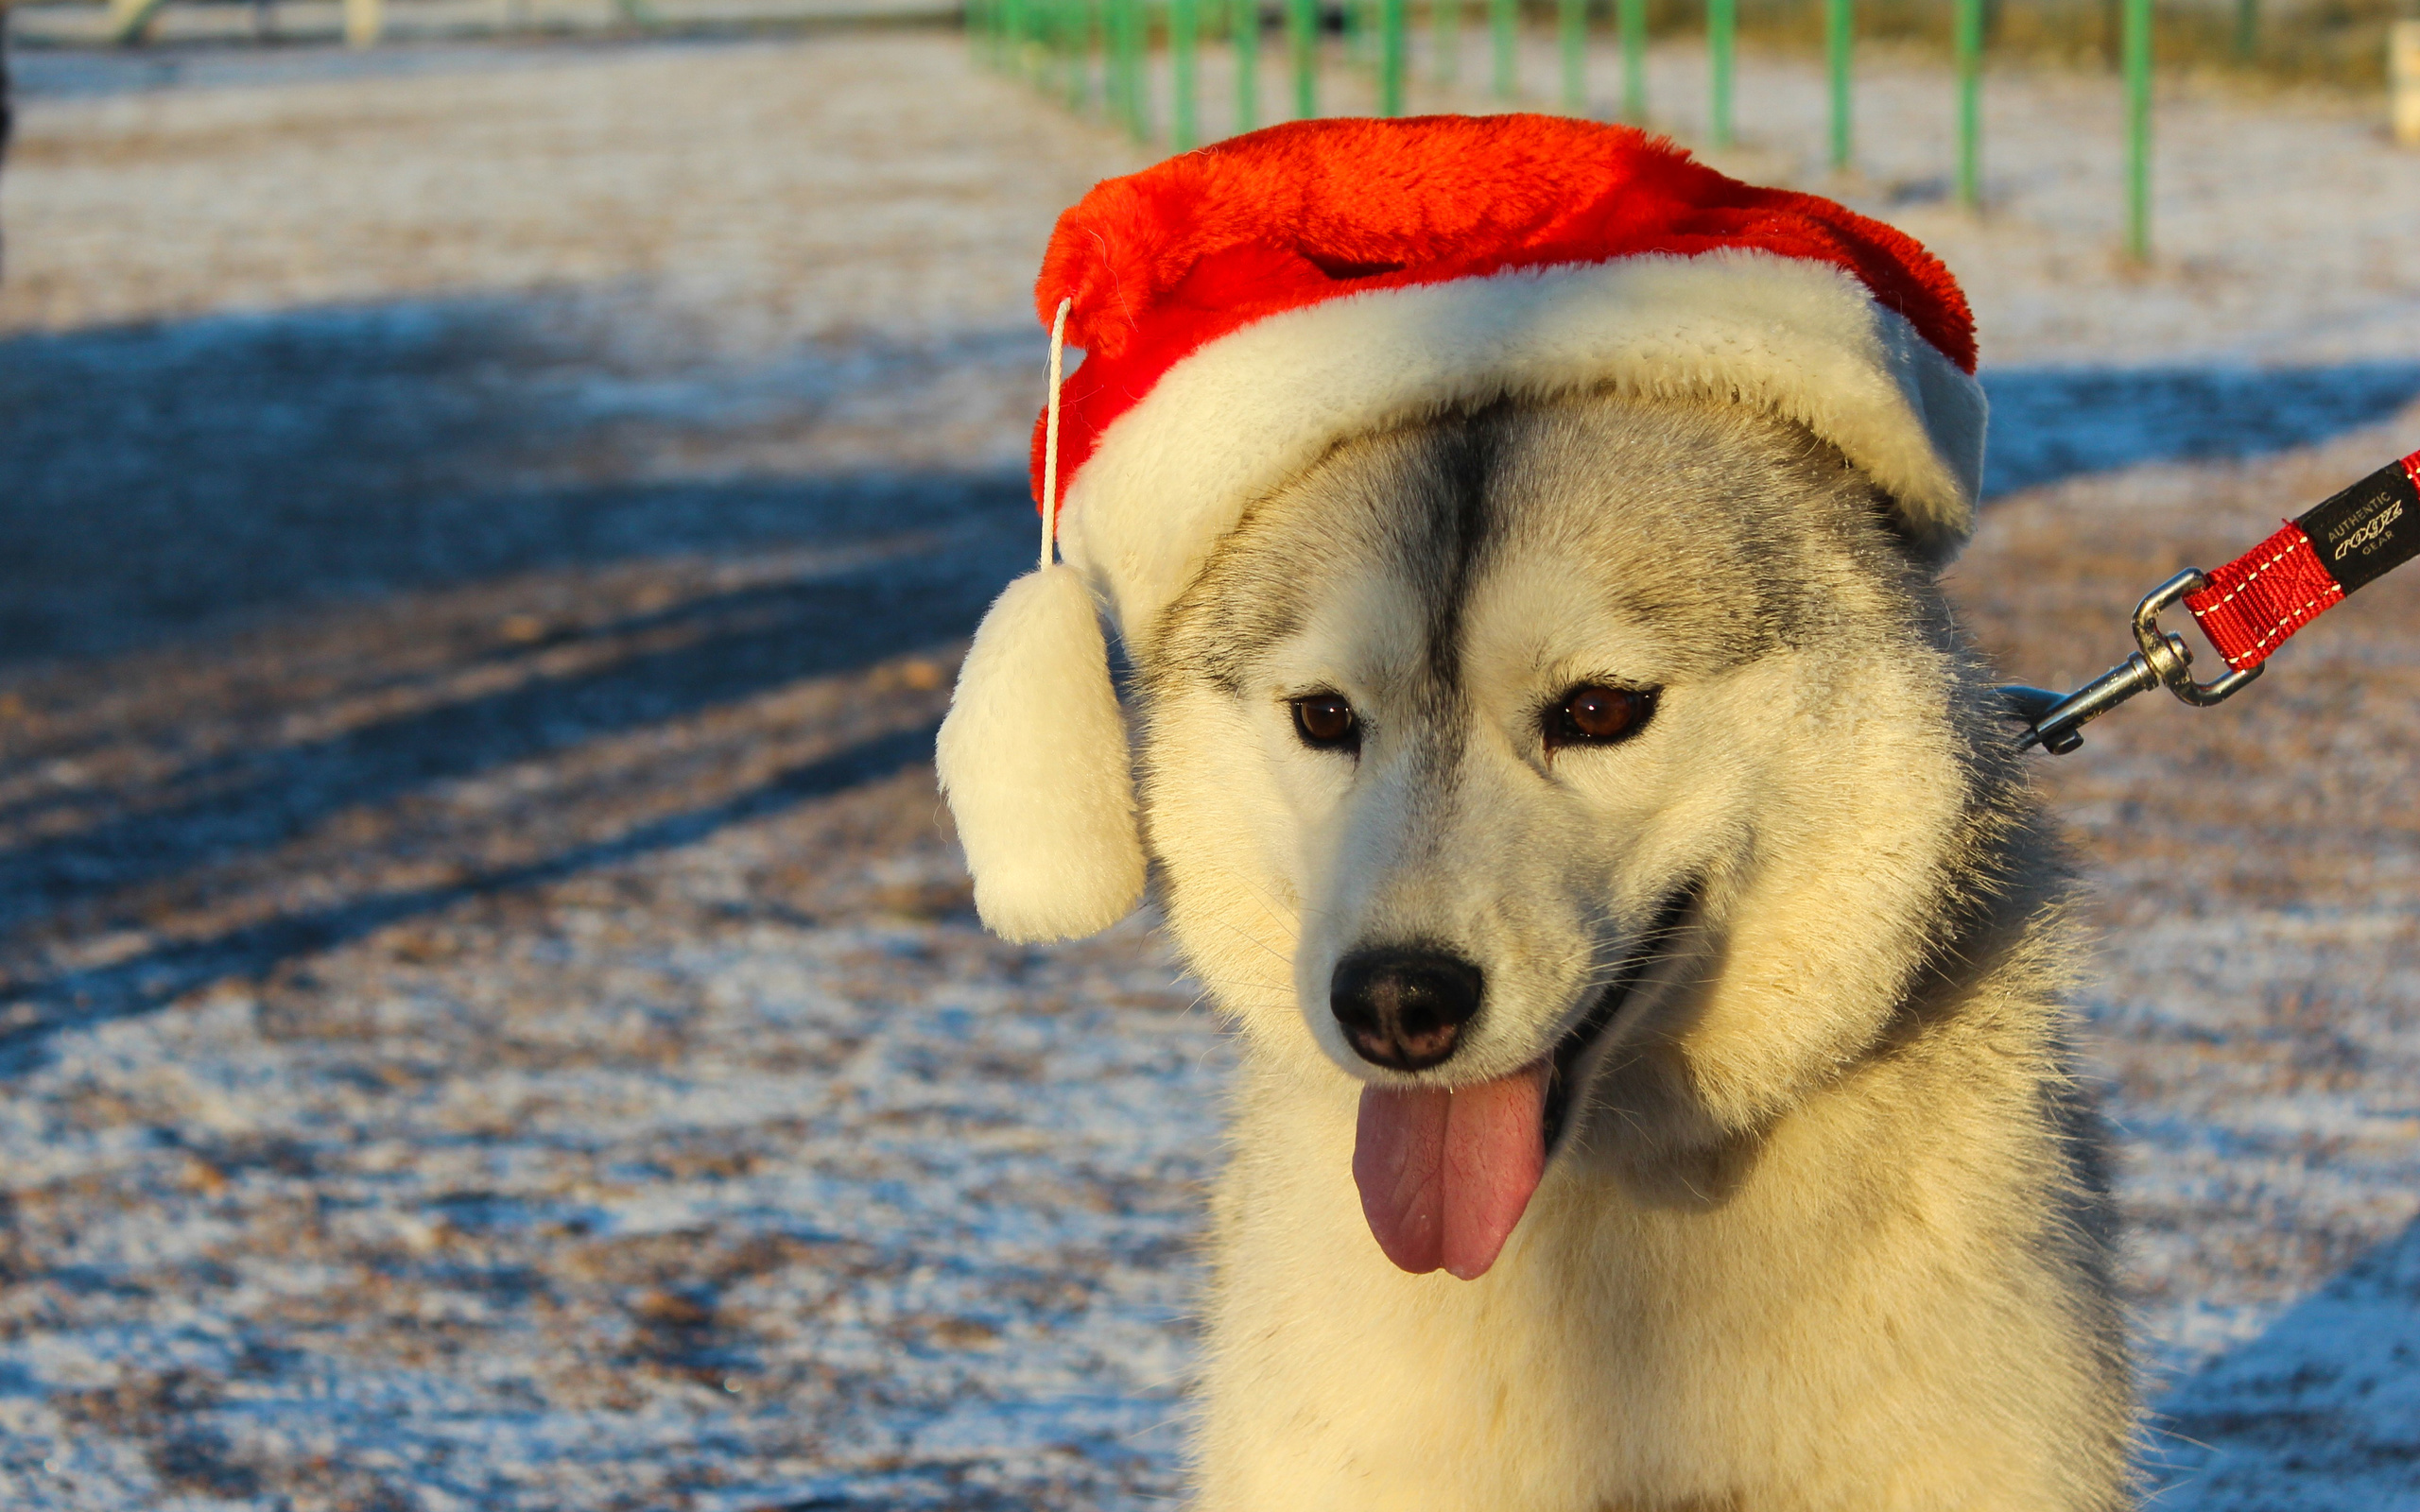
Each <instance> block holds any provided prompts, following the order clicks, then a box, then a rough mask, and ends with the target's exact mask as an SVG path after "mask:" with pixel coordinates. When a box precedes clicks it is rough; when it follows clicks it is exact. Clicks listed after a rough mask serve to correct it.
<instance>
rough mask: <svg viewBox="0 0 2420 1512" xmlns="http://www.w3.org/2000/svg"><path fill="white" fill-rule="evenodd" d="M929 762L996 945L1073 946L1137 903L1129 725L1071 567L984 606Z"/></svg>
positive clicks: (1139, 885)
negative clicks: (1059, 942)
mask: <svg viewBox="0 0 2420 1512" xmlns="http://www.w3.org/2000/svg"><path fill="white" fill-rule="evenodd" d="M935 759H936V765H938V766H939V768H940V771H941V782H942V792H943V793H944V794H946V795H947V796H948V798H949V807H950V812H951V814H953V815H954V816H956V817H957V819H958V833H959V839H960V840H961V841H963V842H964V844H965V846H966V864H967V868H968V869H970V870H971V871H973V872H974V873H975V908H976V911H977V913H979V914H981V915H982V916H983V922H984V923H985V924H987V925H989V926H990V927H991V930H992V932H993V933H994V934H995V935H998V936H1000V937H1001V938H1003V939H1007V940H1014V941H1017V942H1019V943H1028V942H1032V941H1038V940H1048V939H1072V938H1074V937H1076V936H1080V935H1091V934H1096V933H1098V932H1099V931H1101V930H1104V929H1107V928H1108V927H1109V926H1110V925H1112V924H1114V923H1116V922H1117V921H1118V920H1119V919H1123V918H1125V917H1126V915H1127V914H1128V913H1129V912H1131V911H1132V909H1133V907H1134V904H1135V903H1136V902H1137V901H1139V900H1140V899H1141V897H1142V895H1143V874H1144V863H1143V839H1142V834H1141V832H1140V830H1139V829H1138V828H1137V825H1136V822H1135V815H1134V774H1133V760H1132V755H1131V754H1130V749H1129V747H1128V745H1127V738H1126V723H1125V721H1124V719H1123V718H1121V717H1120V716H1119V713H1118V710H1117V690H1116V689H1115V687H1113V686H1112V685H1111V683H1110V677H1109V647H1108V645H1107V644H1106V643H1105V642H1104V641H1103V640H1102V639H1101V633H1100V621H1099V619H1098V617H1097V616H1096V615H1095V614H1094V611H1093V600H1092V594H1091V593H1088V592H1086V590H1085V588H1084V583H1083V579H1082V578H1081V577H1080V576H1077V575H1076V572H1075V570H1074V569H1073V568H1070V567H1067V566H1064V565H1053V566H1049V567H1045V568H1043V569H1041V570H1040V571H1038V572H1031V573H1028V574H1027V575H1026V576H1023V577H1020V578H1018V579H1017V580H1016V581H1015V582H1013V583H1011V584H1010V585H1009V586H1008V589H1007V591H1006V592H1004V593H1001V594H1000V596H999V598H998V599H997V600H995V601H994V603H993V605H992V609H991V611H990V612H989V613H987V614H985V615H984V616H983V624H982V626H981V627H979V628H977V630H976V632H975V646H974V649H972V650H970V651H969V652H968V653H967V655H966V664H965V666H964V667H962V668H960V669H959V675H958V690H957V692H956V693H954V694H953V695H952V696H951V697H950V705H949V717H948V718H946V719H944V720H942V731H941V740H940V742H939V746H938V748H937V749H936V751H935Z"/></svg>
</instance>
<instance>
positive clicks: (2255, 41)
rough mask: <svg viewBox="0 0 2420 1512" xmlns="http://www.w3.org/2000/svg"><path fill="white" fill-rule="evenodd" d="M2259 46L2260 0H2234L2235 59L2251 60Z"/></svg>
mask: <svg viewBox="0 0 2420 1512" xmlns="http://www.w3.org/2000/svg"><path fill="white" fill-rule="evenodd" d="M2259 46H2260V0H2235V60H2236V61H2237V62H2238V63H2248V62H2250V61H2252V55H2253V53H2254V52H2255V51H2256V50H2257V49H2258V48H2259Z"/></svg>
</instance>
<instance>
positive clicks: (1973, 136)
mask: <svg viewBox="0 0 2420 1512" xmlns="http://www.w3.org/2000/svg"><path fill="white" fill-rule="evenodd" d="M1983 19H1984V17H1983V0H1958V202H1959V203H1960V204H1962V205H1964V206H1965V207H1966V208H1967V209H1969V210H1980V209H1982V208H1983Z"/></svg>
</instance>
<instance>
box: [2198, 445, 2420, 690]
mask: <svg viewBox="0 0 2420 1512" xmlns="http://www.w3.org/2000/svg"><path fill="white" fill-rule="evenodd" d="M2403 465H2404V466H2405V467H2406V468H2407V469H2411V470H2412V476H2413V482H2414V484H2415V486H2420V459H2415V458H2412V457H2407V458H2405V459H2404V464H2403ZM2204 576H2205V577H2207V578H2208V579H2209V584H2210V586H2209V587H2207V588H2204V589H2203V590H2202V591H2201V592H2200V593H2187V595H2185V607H2186V608H2187V609H2189V610H2192V611H2193V617H2194V618H2195V619H2197V620H2199V621H2201V622H2202V633H2203V634H2204V635H2207V636H2208V637H2209V638H2210V644H2212V645H2215V646H2217V647H2218V648H2219V654H2220V655H2221V656H2222V657H2225V658H2226V660H2227V665H2228V666H2230V667H2232V668H2234V669H2235V670H2236V671H2238V672H2248V671H2250V670H2251V669H2252V668H2254V667H2256V666H2258V665H2259V664H2260V663H2261V662H2265V661H2267V660H2268V658H2269V653H2270V652H2272V651H2274V650H2275V649H2277V647H2279V646H2281V645H2283V644H2286V637H2288V636H2290V635H2291V634H2293V633H2294V632H2295V631H2296V630H2299V629H2301V628H2302V627H2304V626H2306V625H2308V624H2309V623H2310V622H2311V621H2313V620H2315V619H2317V618H2319V616H2320V615H2321V614H2323V613H2325V612H2326V611H2327V610H2330V609H2332V608H2334V607H2335V606H2336V605H2337V604H2339V603H2341V602H2342V600H2343V597H2344V590H2343V589H2342V588H2341V587H2339V586H2337V582H2336V579H2335V578H2333V577H2330V576H2328V575H2327V569H2326V567H2325V566H2323V565H2322V564H2321V562H2320V559H2319V553H2318V552H2316V551H2313V550H2312V549H2311V544H2310V537H2308V536H2307V535H2305V534H2303V527H2302V526H2300V525H2298V524H2291V523H2289V524H2287V525H2286V526H2285V528H2284V529H2282V530H2279V531H2278V532H2277V533H2276V534H2275V535H2273V536H2271V537H2270V538H2269V539H2268V540H2266V541H2262V542H2261V543H2260V544H2258V545H2256V546H2255V547H2253V548H2252V549H2251V550H2250V551H2247V552H2245V553H2244V554H2243V555H2242V556H2240V557H2238V558H2236V559H2235V560H2233V561H2231V562H2229V563H2227V564H2226V565H2225V566H2223V567H2220V568H2216V569H2214V570H2212V571H2211V572H2208V573H2206V574H2204Z"/></svg>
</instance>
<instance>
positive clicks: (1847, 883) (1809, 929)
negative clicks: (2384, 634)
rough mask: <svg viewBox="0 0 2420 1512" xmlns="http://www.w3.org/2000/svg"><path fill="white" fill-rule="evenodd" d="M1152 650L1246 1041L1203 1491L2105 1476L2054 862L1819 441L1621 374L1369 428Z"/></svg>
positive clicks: (2046, 1508) (2070, 940)
mask: <svg viewBox="0 0 2420 1512" xmlns="http://www.w3.org/2000/svg"><path fill="white" fill-rule="evenodd" d="M1147 644H1148V649H1147V650H1146V652H1145V653H1144V655H1143V658H1142V660H1141V662H1140V665H1139V666H1138V668H1137V671H1138V674H1139V675H1138V677H1137V679H1136V683H1137V702H1138V711H1137V712H1138V713H1139V720H1140V728H1141V765H1142V770H1143V774H1144V775H1143V785H1142V799H1143V811H1144V816H1145V821H1146V827H1147V833H1148V835H1149V843H1150V852H1151V854H1152V856H1153V857H1154V858H1155V859H1156V861H1157V863H1158V865H1159V867H1160V868H1161V871H1162V875H1163V879H1164V885H1165V901H1166V907H1167V916H1168V919H1169V921H1170V923H1171V925H1172V926H1173V929H1174V933H1175V936H1176V937H1177V939H1178V940H1179V942H1180V943H1181V945H1182V948H1183V950H1184V954H1185V956H1186V958H1187V960H1188V961H1189V962H1190V963H1191V965H1192V967H1193V969H1194V970H1195V971H1197V972H1198V973H1199V974H1200V975H1201V978H1202V979H1203V980H1204V981H1205V982H1207V983H1208V984H1209V986H1210V988H1211V990H1212V992H1213V994H1214V995H1215V997H1216V1000H1217V1002H1218V1003H1219V1005H1220V1006H1221V1007H1222V1008H1223V1009H1224V1010H1225V1011H1226V1012H1227V1013H1229V1014H1230V1015H1232V1017H1233V1019H1234V1021H1235V1022H1236V1024H1237V1025H1238V1026H1239V1027H1240V1029H1241V1030H1242V1038H1243V1040H1244V1044H1245V1047H1246V1048H1245V1054H1244V1057H1243V1065H1242V1071H1241V1083H1240V1086H1239V1088H1238V1089H1237V1091H1236V1098H1235V1110H1234V1131H1233V1139H1232V1150H1231V1155H1230V1159H1229V1161H1228V1163H1227V1166H1226V1171H1225V1175H1224V1177H1223V1178H1222V1180H1221V1182H1220V1184H1219V1190H1218V1194H1217V1197H1216V1202H1215V1214H1216V1219H1215V1222H1216V1234H1215V1239H1214V1241H1213V1255H1214V1261H1215V1283H1214V1291H1213V1296H1212V1299H1211V1303H1210V1308H1209V1362H1208V1371H1207V1377H1208V1379H1207V1402H1206V1412H1205V1418H1204V1421H1203V1423H1202V1424H1201V1431H1200V1439H1199V1450H1198V1458H1199V1466H1200V1473H1201V1506H1202V1507H1204V1508H1205V1509H1208V1512H1230V1509H1233V1512H1247V1509H1249V1512H1280V1509H1293V1508H1301V1509H1305V1512H1311V1509H1318V1512H1344V1509H1359V1508H1369V1509H1378V1508H1391V1509H1392V1508H1400V1509H1406V1512H1410V1509H1424V1512H1426V1509H1439V1512H1443V1509H1471V1512H1478V1509H1507V1512H1510V1509H1522V1512H1531V1509H1534V1512H1565V1509H1568V1512H1684V1509H1686V1512H1715V1509H1722V1512H1780V1509H1786V1508H1787V1509H1800V1508H1804V1509H1809V1512H1812V1509H1817V1508H1825V1509H1830V1508H1839V1509H1882V1508H1908V1509H1911V1512H1912V1509H1926V1512H1946V1509H1951V1508H1960V1509H1972V1512H1981V1509H1985V1508H2006V1509H2009V1512H2050V1509H2063V1512H2065V1509H2073V1512H2083V1509H2105V1508H2117V1507H2120V1506H2124V1505H2126V1504H2129V1502H2130V1491H2129V1486H2130V1482H2129V1472H2128V1468H2127V1467H2128V1459H2129V1447H2130V1438H2131V1435H2132V1428H2133V1421H2134V1417H2133V1414H2134V1403H2133V1392H2132V1383H2131V1378H2130V1372H2129V1366H2128V1361H2127V1358H2126V1355H2125V1353H2124V1350H2123V1347H2122V1337H2123V1331H2122V1327H2121V1319H2120V1315H2119V1308H2118V1302H2117V1300H2116V1299H2115V1297H2114V1296H2113V1290H2112V1280H2111V1271H2112V1264H2113V1261H2112V1237H2111V1234H2112V1224H2111V1214H2110V1208H2109V1200H2108V1197H2107V1194H2106V1189H2105V1185H2104V1180H2103V1176H2102V1169H2101V1164H2102V1149H2101V1143H2100V1135H2099V1133H2098V1131H2097V1128H2096V1125H2095V1121H2094V1116H2093V1114H2092V1112H2091V1110H2090V1108H2089V1107H2088V1105H2087V1103H2086V1101H2085V1099H2084V1098H2083V1095H2082V1094H2081V1093H2080V1092H2079V1091H2078V1089H2077V1087H2076V1085H2075V1082H2074V1078H2073V1071H2072V1066H2071V1062H2072V1052H2071V1049H2070V1047H2069V1044H2068V1038H2067V1029H2066V1008H2065V1007H2064V1006H2063V998H2064V994H2065V993H2066V990H2067V988H2068V985H2069V981H2070V973H2071V971H2072V970H2073V966H2074V963H2075V961H2076V959H2077V956H2078V944H2077V937H2076V936H2077V930H2076V925H2075V924H2074V922H2073V921H2072V920H2071V919H2070V917H2069V910H2070V890H2071V884H2070V879H2069V873H2068V870H2067V868H2066V864H2065V862H2064V860H2063V857H2062V855H2061V853H2060V850H2059V847H2058V844H2057V842H2056V840H2055V838H2054V837H2053V834H2052V832H2051V827H2050V825H2049V823H2048V821H2047V820H2046V818H2045V817H2044V816H2043V813H2042V811H2041V807H2040V805H2039V802H2038V800H2037V799H2036V798H2035V796H2034V794H2033V793H2032V791H2031V787H2030V785H2029V783H2028V782H2027V781H2026V778H2025V776H2024V773H2023V772H2022V770H2021V769H2020V766H2019V764H2018V759H2017V757H2016V755H2015V753H2014V747H2013V745H2012V743H2011V740H2010V738H2009V733H2008V727H2007V725H2006V724H2005V723H2002V722H2000V721H1999V720H1998V719H1997V715H1996V709H1995V704H1994V700H1993V696H1992V690H1991V687H1990V685H1989V683H1988V680H1987V677H1986V673H1985V671H1984V669H1983V668H1982V667H1981V666H1980V665H1979V663H1978V662H1977V660H1976V658H1975V657H1974V655H1973V654H1972V653H1971V652H1970V651H1969V650H1968V648H1967V646H1966V644H1965V643H1964V642H1963V641H1962V638H1961V636H1960V633H1959V631H1958V629H1957V627H1955V625H1954V624H1953V623H1952V619H1951V615H1950V613H1949V610H1948V609H1947V607H1946V605H1945V602H1944V600H1943V595H1942V591H1941V588H1940V586H1939V584H1938V583H1937V582H1936V581H1935V578H1934V574H1933V570H1932V568H1931V566H1930V565H1929V564H1928V561H1927V558H1926V557H1925V556H1924V554H1922V553H1920V552H1916V551H1912V550H1910V548H1909V546H1908V543H1907V542H1906V541H1904V540H1903V539H1902V538H1901V536H1900V535H1899V533H1898V532H1897V531H1896V530H1895V528H1894V524H1893V514H1892V512H1891V511H1890V509H1889V508H1888V507H1887V501H1886V500H1884V499H1883V498H1882V497H1880V496H1879V495H1878V493H1877V490H1876V489H1875V488H1874V486H1873V485H1872V484H1871V483H1870V482H1869V481H1868V480H1867V479H1866V478H1865V477H1864V476H1863V475H1862V474H1861V473H1860V472H1858V471H1857V470H1856V469H1855V468H1853V467H1851V466H1850V465H1848V464H1847V463H1846V462H1845V461H1844V459H1843V458H1842V456H1841V454H1840V453H1839V452H1837V451H1835V450H1834V449H1833V448H1832V447H1831V446H1829V445H1827V444H1825V443H1824V442H1823V441H1821V440H1818V439H1817V438H1815V437H1813V436H1812V435H1810V434H1809V433H1808V432H1806V430H1804V429H1801V428H1799V427H1797V426H1795V425H1792V424H1790V423H1789V422H1787V421H1780V420H1776V419H1773V418H1771V417H1769V416H1767V415H1764V414H1761V413H1758V412H1756V411H1755V410H1752V409H1746V408H1741V407H1738V406H1734V405H1724V404H1708V403H1674V402H1656V401H1633V400H1623V399H1617V398H1610V397H1594V398H1591V397H1580V398H1572V399H1567V400H1564V401H1561V402H1553V403H1517V404H1496V405H1493V406H1488V407H1483V408H1480V409H1478V410H1477V411H1476V412H1471V413H1465V414H1460V415H1453V416H1448V417H1445V418H1441V419H1435V420H1432V421H1427V422H1426V423H1420V424H1414V425H1411V426H1409V427H1406V428H1399V429H1396V430H1393V431H1391V432H1388V433H1386V434H1380V435H1375V436H1369V437H1364V438H1358V439H1355V440H1352V441H1349V442H1347V443H1345V444H1343V445H1341V446H1340V447H1339V448H1337V449H1336V450H1335V451H1334V452H1332V453H1331V454H1330V455H1328V456H1327V457H1326V458H1325V460H1324V461H1322V463H1321V464H1320V465H1319V466H1317V467H1316V468H1314V469H1313V470H1312V471H1310V472H1308V473H1307V474H1305V476H1303V477H1301V478H1300V479H1299V480H1298V481H1296V482H1295V483H1293V484H1292V485H1291V486H1289V487H1287V488H1285V489H1283V490H1279V491H1277V492H1276V493H1274V494H1273V495H1272V496H1270V497H1267V498H1265V499H1262V500H1260V501H1259V502H1257V503H1256V504H1255V505H1253V507H1250V508H1249V509H1248V510H1247V511H1246V512H1245V513H1244V516H1243V518H1242V521H1241V523H1240V524H1238V525H1237V526H1236V528H1235V529H1233V530H1232V531H1231V532H1229V533H1228V534H1227V535H1226V536H1225V537H1224V539H1223V540H1222V541H1220V542H1219V545H1218V547H1217V548H1216V550H1215V552H1214V554H1213V555H1212V557H1211V558H1210V559H1209V561H1208V563H1207V565H1206V566H1205V567H1204V568H1203V570H1202V571H1201V573H1200V574H1199V576H1197V577H1195V579H1194V580H1193V581H1192V583H1191V585H1190V586H1189V587H1188V588H1187V589H1186V590H1185V591H1184V593H1182V594H1181V595H1179V596H1178V597H1177V598H1176V599H1175V600H1174V602H1173V603H1172V604H1171V605H1170V606H1169V608H1168V609H1167V610H1166V612H1165V615H1164V618H1163V620H1162V623H1161V627H1160V631H1159V633H1158V634H1157V635H1156V636H1154V637H1151V638H1150V640H1149V642H1148V643H1147ZM1541 1124H1543V1128H1544V1135H1545V1138H1544V1141H1543V1143H1542V1144H1541V1142H1540V1141H1539V1138H1538V1130H1539V1128H1540V1126H1541ZM1355 1178H1358V1184H1359V1187H1360V1191H1359V1193H1358V1194H1357V1193H1356V1190H1355ZM1532 1188H1534V1194H1532ZM1525 1207H1526V1213H1525V1211H1524V1209H1525ZM1365 1220H1366V1226H1365ZM1516 1221H1517V1227H1516V1226H1515V1225H1516ZM1373 1232H1374V1234H1375V1237H1376V1239H1377V1241H1378V1243H1376V1244H1373V1243H1372V1242H1371V1238H1372V1233H1373ZM1382 1246H1383V1252H1382ZM1499 1251H1500V1252H1499ZM1390 1257H1392V1263H1391V1258H1390ZM1441 1266H1442V1267H1443V1270H1444V1271H1446V1272H1449V1273H1450V1274H1436V1273H1435V1272H1436V1270H1437V1269H1438V1268H1439V1267H1441ZM1461 1278H1469V1279H1467V1280H1465V1279H1461Z"/></svg>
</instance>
